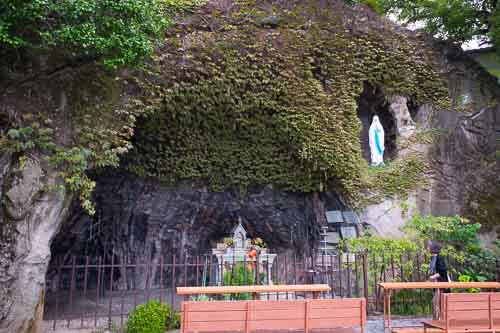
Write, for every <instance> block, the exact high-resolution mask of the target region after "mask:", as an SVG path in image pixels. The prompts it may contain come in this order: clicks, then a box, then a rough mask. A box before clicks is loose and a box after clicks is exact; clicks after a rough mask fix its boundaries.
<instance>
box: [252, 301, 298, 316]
mask: <svg viewBox="0 0 500 333" xmlns="http://www.w3.org/2000/svg"><path fill="white" fill-rule="evenodd" d="M299 304H300V305H301V309H285V310H272V311H269V310H266V311H259V310H258V309H254V310H253V311H252V320H272V319H301V320H303V318H304V315H305V310H304V303H299Z"/></svg>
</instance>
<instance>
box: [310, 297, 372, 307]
mask: <svg viewBox="0 0 500 333" xmlns="http://www.w3.org/2000/svg"><path fill="white" fill-rule="evenodd" d="M310 302H311V308H312V309H332V308H333V309H336V308H358V309H359V308H360V307H361V302H362V299H361V298H343V299H318V300H311V301H310Z"/></svg>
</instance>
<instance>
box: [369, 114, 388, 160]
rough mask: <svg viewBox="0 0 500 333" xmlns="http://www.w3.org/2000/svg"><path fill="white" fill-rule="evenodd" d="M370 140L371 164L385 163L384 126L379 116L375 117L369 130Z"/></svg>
mask: <svg viewBox="0 0 500 333" xmlns="http://www.w3.org/2000/svg"><path fill="white" fill-rule="evenodd" d="M368 135H369V140H370V153H371V165H373V166H379V165H384V150H385V146H384V135H385V134H384V128H383V127H382V124H381V123H380V119H379V118H378V116H374V117H373V121H372V124H371V126H370V130H369V131H368Z"/></svg>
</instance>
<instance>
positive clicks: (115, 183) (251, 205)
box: [52, 170, 345, 262]
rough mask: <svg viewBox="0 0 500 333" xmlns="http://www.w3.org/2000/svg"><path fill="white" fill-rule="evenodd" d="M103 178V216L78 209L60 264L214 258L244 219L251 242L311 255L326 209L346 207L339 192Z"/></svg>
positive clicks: (61, 241)
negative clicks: (67, 260) (85, 259)
mask: <svg viewBox="0 0 500 333" xmlns="http://www.w3.org/2000/svg"><path fill="white" fill-rule="evenodd" d="M98 179H99V180H100V181H99V182H98V187H97V189H96V192H95V201H96V203H97V213H96V216H95V217H94V218H90V217H89V216H87V215H85V214H81V211H80V210H79V209H78V208H76V209H75V210H73V212H72V214H71V215H70V216H69V218H68V222H67V223H65V225H64V227H63V230H62V231H61V233H60V234H59V235H60V236H59V237H58V239H56V241H55V243H54V246H53V248H52V250H53V253H54V254H56V256H55V257H54V258H53V259H54V260H59V259H63V257H64V256H66V257H69V256H68V254H73V255H90V256H97V255H103V254H104V251H106V250H107V254H108V255H110V254H112V253H113V254H114V255H115V256H116V257H117V258H118V259H119V260H122V258H124V257H128V258H130V260H132V261H138V262H141V261H143V260H146V259H147V258H151V257H153V260H156V259H158V258H159V257H160V256H164V257H165V258H170V257H171V256H172V255H176V256H177V257H178V258H183V256H184V255H185V254H189V255H199V254H206V253H209V251H210V249H211V248H212V247H214V246H215V241H218V240H219V241H220V240H221V239H222V237H225V236H226V235H228V234H229V233H230V232H231V229H232V228H233V227H234V226H235V225H236V224H237V221H238V220H239V219H241V221H242V222H243V224H244V226H245V228H246V230H247V232H248V234H249V236H250V237H261V238H263V239H264V241H265V242H266V243H267V244H269V246H270V247H271V248H272V249H273V250H275V251H285V250H289V249H293V250H294V251H296V252H297V253H308V252H309V251H310V250H311V249H312V248H313V247H314V246H315V245H316V244H317V241H318V235H319V229H320V226H321V225H322V224H323V222H324V221H323V220H324V218H325V217H324V216H325V215H324V214H325V209H342V208H345V207H343V204H342V202H341V200H340V199H339V197H338V195H337V194H335V193H324V194H322V195H319V194H304V193H291V192H285V191H282V190H280V189H279V188H275V187H273V186H271V185H269V186H255V187H250V188H249V189H248V192H247V193H244V194H241V193H239V191H234V190H227V191H223V192H213V191H209V190H207V187H205V186H199V185H193V184H179V185H176V186H165V185H161V184H158V183H157V182H154V181H146V180H141V179H138V178H137V177H136V176H133V175H131V174H128V173H118V174H117V173H116V172H113V171H111V170H110V171H109V173H108V172H107V173H105V174H102V175H100V176H98ZM106 246H107V249H106V248H105V247H106Z"/></svg>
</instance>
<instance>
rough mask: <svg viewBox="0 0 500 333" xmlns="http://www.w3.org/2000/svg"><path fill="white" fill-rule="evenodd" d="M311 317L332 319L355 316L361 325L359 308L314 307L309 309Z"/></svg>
mask: <svg viewBox="0 0 500 333" xmlns="http://www.w3.org/2000/svg"><path fill="white" fill-rule="evenodd" d="M309 316H310V318H313V319H321V318H323V319H328V320H329V319H333V318H347V317H357V318H358V324H359V325H361V316H360V311H359V308H347V309H342V308H336V309H334V310H332V309H315V310H312V311H311V314H310V315H309Z"/></svg>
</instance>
